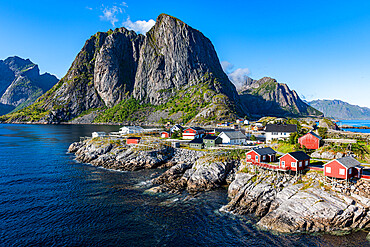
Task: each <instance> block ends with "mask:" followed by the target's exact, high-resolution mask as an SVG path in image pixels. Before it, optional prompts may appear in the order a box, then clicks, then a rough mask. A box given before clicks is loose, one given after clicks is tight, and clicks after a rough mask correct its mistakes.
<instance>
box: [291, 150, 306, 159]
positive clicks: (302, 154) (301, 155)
mask: <svg viewBox="0 0 370 247" xmlns="http://www.w3.org/2000/svg"><path fill="white" fill-rule="evenodd" d="M288 154H289V155H290V156H292V157H293V158H294V159H296V160H308V159H310V158H311V157H310V156H308V155H307V154H306V153H305V152H303V151H296V152H291V153H288Z"/></svg>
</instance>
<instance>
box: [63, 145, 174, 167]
mask: <svg viewBox="0 0 370 247" xmlns="http://www.w3.org/2000/svg"><path fill="white" fill-rule="evenodd" d="M68 152H70V153H75V155H76V160H78V161H80V162H84V163H90V164H92V165H94V166H99V167H104V168H107V169H114V170H119V171H135V170H141V169H151V168H155V167H158V166H160V165H161V164H163V163H164V162H167V161H168V160H169V159H170V158H171V157H172V152H173V151H172V149H171V148H169V147H166V146H164V147H158V148H145V147H141V148H140V147H137V146H130V145H126V144H125V143H124V142H123V140H122V141H121V140H120V139H115V138H113V139H111V138H94V139H87V140H85V141H83V142H75V143H72V144H71V145H70V146H69V148H68Z"/></svg>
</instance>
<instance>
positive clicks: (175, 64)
mask: <svg viewBox="0 0 370 247" xmlns="http://www.w3.org/2000/svg"><path fill="white" fill-rule="evenodd" d="M279 85H280V84H279ZM297 97H298V96H297ZM247 99H248V97H246V96H245V95H242V97H241V96H240V95H239V94H238V92H237V90H236V88H235V86H234V84H233V83H231V82H230V80H229V78H228V77H227V75H226V74H225V73H224V71H223V70H222V68H221V64H220V62H219V59H218V57H217V54H216V51H215V49H214V47H213V45H212V43H211V41H210V40H209V39H208V38H207V37H205V36H204V35H203V34H202V33H201V32H199V31H198V30H196V29H193V28H192V27H190V26H188V25H187V24H185V23H184V22H182V21H181V20H179V19H177V18H175V17H172V16H169V15H166V14H161V15H159V16H158V18H157V20H156V24H155V25H154V26H153V27H152V28H151V29H150V30H149V31H148V32H147V33H146V35H145V36H144V35H141V34H136V33H135V32H134V31H129V30H127V29H125V28H123V27H122V28H117V29H115V30H114V31H113V30H109V31H108V32H98V33H96V34H95V35H93V36H91V37H90V38H89V39H88V40H87V41H86V43H85V45H84V47H83V48H82V49H81V51H80V52H79V53H78V55H77V57H76V59H75V60H74V62H73V64H72V66H71V67H70V69H69V70H68V72H67V74H66V75H65V76H64V77H63V78H62V79H61V80H60V81H59V82H58V83H57V84H56V85H55V86H54V87H53V88H52V89H51V90H49V91H48V92H47V93H46V94H44V95H43V96H42V97H40V98H39V99H38V100H37V101H36V102H35V103H34V104H33V105H31V106H29V107H27V108H25V109H24V110H22V111H18V112H16V113H13V114H9V115H7V116H5V117H2V118H1V119H0V121H8V122H14V121H36V122H45V123H59V122H66V121H71V122H72V123H84V122H92V121H93V122H123V123H128V124H130V123H138V124H150V123H158V122H162V123H164V122H167V121H175V122H183V123H187V122H189V123H192V124H196V123H202V124H206V123H215V122H219V121H227V120H233V119H235V118H236V117H237V116H241V117H244V116H246V115H249V111H250V109H252V110H254V109H255V107H252V105H255V103H256V102H254V101H252V102H249V101H248V100H247ZM296 101H297V100H296ZM301 108H302V107H301ZM301 108H298V109H301ZM289 109H290V108H289ZM289 109H288V110H289ZM283 113H284V112H282V114H283ZM300 113H302V114H305V113H307V114H309V113H311V112H309V111H306V112H305V111H303V110H302V111H301V112H300Z"/></svg>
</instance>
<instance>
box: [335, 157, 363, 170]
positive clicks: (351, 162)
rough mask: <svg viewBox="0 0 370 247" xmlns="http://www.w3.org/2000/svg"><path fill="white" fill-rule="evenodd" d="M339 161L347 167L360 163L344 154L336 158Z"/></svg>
mask: <svg viewBox="0 0 370 247" xmlns="http://www.w3.org/2000/svg"><path fill="white" fill-rule="evenodd" d="M337 161H338V162H339V163H341V164H342V165H343V166H345V167H347V168H351V167H356V166H359V165H360V164H361V163H360V162H359V161H357V160H356V159H355V158H353V157H351V156H346V157H343V158H340V159H337Z"/></svg>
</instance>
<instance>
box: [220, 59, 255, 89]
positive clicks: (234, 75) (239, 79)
mask: <svg viewBox="0 0 370 247" xmlns="http://www.w3.org/2000/svg"><path fill="white" fill-rule="evenodd" d="M221 66H222V69H223V70H224V72H225V73H226V74H227V76H228V77H229V79H230V81H231V82H232V83H234V85H235V87H236V88H240V87H241V86H242V85H244V83H245V82H246V81H247V78H248V75H249V74H250V73H251V72H250V70H249V69H248V68H238V69H235V70H233V68H234V65H233V64H232V63H230V62H228V61H222V62H221Z"/></svg>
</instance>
